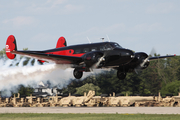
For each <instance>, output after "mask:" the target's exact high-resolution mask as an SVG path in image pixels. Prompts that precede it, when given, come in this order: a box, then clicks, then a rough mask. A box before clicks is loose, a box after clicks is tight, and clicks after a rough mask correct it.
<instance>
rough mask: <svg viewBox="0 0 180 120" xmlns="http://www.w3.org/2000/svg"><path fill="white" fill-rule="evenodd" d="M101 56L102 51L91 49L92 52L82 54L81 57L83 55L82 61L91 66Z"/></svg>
mask: <svg viewBox="0 0 180 120" xmlns="http://www.w3.org/2000/svg"><path fill="white" fill-rule="evenodd" d="M102 56H103V53H102V52H98V51H95V52H94V51H93V52H89V53H86V54H84V55H83V56H82V57H83V60H84V63H85V64H86V67H92V66H93V65H94V64H95V63H97V62H98V61H99V59H100V58H101V57H102Z"/></svg>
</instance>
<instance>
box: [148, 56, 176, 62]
mask: <svg viewBox="0 0 180 120" xmlns="http://www.w3.org/2000/svg"><path fill="white" fill-rule="evenodd" d="M174 56H176V55H167V56H155V57H149V59H148V60H150V61H151V60H157V59H163V58H168V57H174Z"/></svg>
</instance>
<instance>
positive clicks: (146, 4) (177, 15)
mask: <svg viewBox="0 0 180 120" xmlns="http://www.w3.org/2000/svg"><path fill="white" fill-rule="evenodd" d="M179 6H180V0H0V50H2V49H3V48H4V47H5V43H6V39H7V37H8V36H9V35H11V34H13V35H14V36H15V37H16V40H17V45H18V49H19V50H22V48H29V50H45V49H51V48H55V46H56V42H57V40H58V38H59V37H60V36H64V37H65V38H66V40H67V44H68V45H74V44H82V43H88V39H87V37H88V38H89V39H90V41H91V42H100V41H101V39H100V38H102V37H104V38H105V40H108V39H107V37H106V36H107V35H108V36H109V38H110V40H111V41H113V42H118V43H119V44H120V45H121V46H123V47H125V48H130V49H132V50H134V51H136V52H138V51H143V52H147V53H148V54H149V53H150V52H151V49H152V48H153V47H154V48H155V49H156V51H157V53H160V54H161V55H166V54H179V55H180V30H179V29H180V7H179Z"/></svg>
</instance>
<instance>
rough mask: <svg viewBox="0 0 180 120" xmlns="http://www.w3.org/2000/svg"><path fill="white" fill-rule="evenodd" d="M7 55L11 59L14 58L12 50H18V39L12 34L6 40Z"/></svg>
mask: <svg viewBox="0 0 180 120" xmlns="http://www.w3.org/2000/svg"><path fill="white" fill-rule="evenodd" d="M5 49H6V55H7V57H8V58H9V59H14V58H15V57H16V55H15V54H12V53H11V52H12V51H17V45H16V39H15V37H14V36H13V35H10V36H9V37H8V38H7V41H6V48H5Z"/></svg>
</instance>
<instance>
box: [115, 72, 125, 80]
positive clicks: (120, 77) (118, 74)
mask: <svg viewBox="0 0 180 120" xmlns="http://www.w3.org/2000/svg"><path fill="white" fill-rule="evenodd" d="M117 77H118V78H119V80H124V79H125V78H126V72H122V71H121V70H118V71H117Z"/></svg>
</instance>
